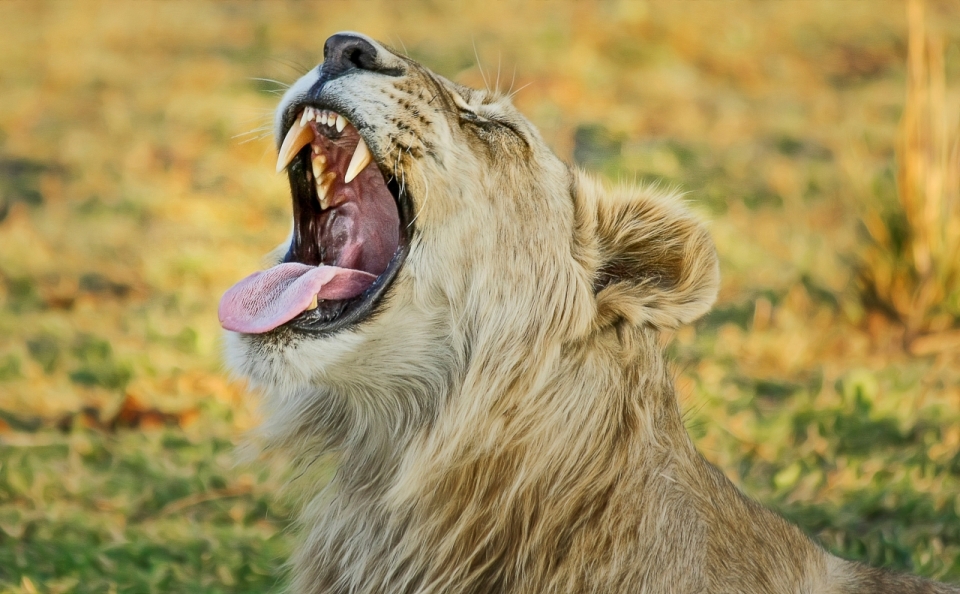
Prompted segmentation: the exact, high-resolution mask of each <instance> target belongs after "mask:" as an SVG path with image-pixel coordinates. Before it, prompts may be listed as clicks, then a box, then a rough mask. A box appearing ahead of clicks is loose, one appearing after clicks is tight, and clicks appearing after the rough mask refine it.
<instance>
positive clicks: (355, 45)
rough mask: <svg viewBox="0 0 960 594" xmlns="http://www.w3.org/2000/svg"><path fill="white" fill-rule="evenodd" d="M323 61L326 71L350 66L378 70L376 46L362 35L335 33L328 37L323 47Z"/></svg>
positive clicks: (347, 68)
mask: <svg viewBox="0 0 960 594" xmlns="http://www.w3.org/2000/svg"><path fill="white" fill-rule="evenodd" d="M323 55H324V59H325V60H324V63H325V66H324V68H326V69H327V70H328V72H331V71H337V72H343V71H346V70H349V69H350V68H360V69H361V70H373V71H379V70H380V69H381V67H380V64H379V63H378V60H377V48H376V47H374V46H373V44H371V43H370V42H369V41H367V40H366V39H363V38H362V37H357V36H355V35H347V34H342V33H340V34H337V35H334V36H332V37H330V38H329V39H327V43H326V44H324V47H323Z"/></svg>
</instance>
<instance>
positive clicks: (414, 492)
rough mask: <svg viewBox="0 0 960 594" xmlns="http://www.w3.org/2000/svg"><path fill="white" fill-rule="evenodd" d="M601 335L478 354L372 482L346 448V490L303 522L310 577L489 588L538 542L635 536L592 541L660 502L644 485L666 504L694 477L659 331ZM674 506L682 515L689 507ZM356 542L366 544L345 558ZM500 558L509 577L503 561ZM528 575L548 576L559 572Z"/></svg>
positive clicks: (531, 555)
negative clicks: (623, 516) (628, 514)
mask: <svg viewBox="0 0 960 594" xmlns="http://www.w3.org/2000/svg"><path fill="white" fill-rule="evenodd" d="M598 340H601V341H602V344H600V345H599V346H600V348H597V346H598V345H596V344H591V345H576V344H573V345H566V346H563V347H557V348H555V349H546V348H545V349H541V350H539V351H537V352H528V353H526V354H525V356H526V357H528V359H526V360H516V359H511V358H510V357H508V356H504V354H503V353H502V352H501V353H500V356H499V357H497V356H495V355H494V354H491V356H490V358H489V359H483V358H482V355H483V353H482V352H481V353H477V354H476V356H475V357H474V358H473V359H472V361H471V366H470V367H469V368H468V369H467V371H466V372H465V373H464V374H463V376H462V380H461V382H460V383H459V385H458V386H457V389H456V393H455V394H454V395H453V396H452V397H451V398H449V399H448V400H447V406H446V407H445V408H444V409H443V410H440V411H438V414H437V415H436V417H435V418H433V419H432V420H431V421H430V422H429V423H426V424H425V425H424V426H423V427H422V428H421V430H420V431H419V432H418V433H417V434H415V435H409V436H407V438H406V441H403V442H398V443H396V444H395V445H397V446H398V447H397V448H396V449H395V450H394V451H393V452H384V456H385V458H384V459H385V460H389V462H383V461H382V463H381V465H380V466H379V467H377V468H376V469H375V470H376V472H373V473H371V472H361V471H360V469H362V468H364V466H363V465H362V464H357V463H358V462H360V461H363V460H366V461H367V463H369V460H370V459H371V455H370V450H369V446H367V448H366V449H357V450H356V451H350V450H346V451H345V458H344V459H343V460H342V462H341V468H340V472H339V479H338V482H339V485H338V488H339V491H338V492H337V494H336V495H335V496H334V498H333V499H332V500H331V501H329V502H328V503H326V504H324V505H322V506H318V507H317V508H315V511H314V512H312V513H308V517H307V519H306V521H307V522H308V524H310V525H311V527H312V529H313V533H312V535H311V539H310V543H309V546H307V547H305V548H304V550H303V551H302V555H301V559H302V562H304V563H309V564H310V565H311V566H313V567H317V568H320V567H322V568H324V569H323V571H322V572H321V574H322V575H318V574H316V573H313V574H312V575H313V579H314V580H315V581H314V583H321V582H322V583H327V584H332V583H334V582H338V581H342V580H343V579H350V580H359V582H357V583H358V584H359V583H362V584H368V583H369V584H376V583H379V584H381V585H382V584H384V583H389V584H391V587H390V588H388V589H389V590H390V591H404V589H405V588H408V587H411V586H412V585H414V584H416V588H412V590H414V591H421V590H422V591H429V590H428V589H423V588H424V587H425V584H426V583H429V582H430V581H431V580H436V584H439V585H441V586H442V584H443V583H445V580H447V579H453V576H454V575H456V576H458V577H457V578H456V580H457V581H458V583H459V584H460V586H458V588H456V589H450V588H449V586H447V587H440V588H439V591H445V592H481V591H496V590H501V589H503V587H504V586H505V585H506V584H507V582H511V581H513V580H514V579H519V577H518V576H511V575H510V572H511V571H521V569H520V568H518V567H516V566H515V563H516V560H521V561H522V560H523V559H531V560H532V559H537V558H538V557H542V555H538V554H537V552H536V551H537V550H539V549H540V548H542V547H557V543H564V542H566V543H568V546H569V547H573V548H574V549H577V550H579V548H581V547H588V548H589V547H594V546H600V543H601V542H603V541H604V540H605V539H609V538H611V537H614V538H633V539H636V535H635V534H633V533H634V532H635V527H633V528H629V529H628V528H627V527H624V528H623V529H624V530H625V531H626V532H629V533H630V534H627V533H626V532H625V534H622V535H611V534H609V533H607V532H604V533H603V534H601V533H600V532H597V531H598V530H601V528H599V527H601V526H602V527H604V528H603V529H602V530H604V531H607V530H609V527H610V526H611V524H613V525H616V522H611V521H599V520H600V518H601V517H603V516H607V515H616V513H617V511H616V509H617V508H618V506H623V505H628V506H636V505H651V504H650V503H649V502H646V503H644V501H642V500H640V499H638V498H639V497H640V495H641V494H642V493H645V492H646V493H650V492H651V490H653V491H656V492H659V494H658V495H657V497H655V498H650V499H649V500H650V501H654V500H657V499H662V498H663V495H664V494H665V493H667V492H669V493H671V494H672V495H671V496H670V497H668V499H669V498H671V497H672V498H674V499H676V497H680V498H682V497H684V495H683V494H682V490H683V489H682V486H683V485H684V484H686V483H688V482H689V481H688V480H687V477H686V476H681V475H683V474H684V473H687V472H688V468H689V466H690V464H691V462H690V460H692V459H693V457H695V456H696V454H695V452H694V451H693V448H692V446H691V445H690V441H689V439H688V438H687V436H686V434H685V432H684V430H683V426H682V422H681V419H680V415H679V411H678V410H677V407H676V403H675V398H674V394H673V388H672V385H671V382H670V377H669V374H668V373H666V371H665V369H664V367H663V361H662V359H661V358H660V355H659V349H658V348H657V346H656V344H655V341H656V337H655V336H653V335H652V333H651V334H645V333H643V332H637V333H635V334H634V335H631V336H630V337H628V339H625V337H623V336H617V335H616V334H611V335H609V336H604V337H599V338H598ZM637 341H640V342H641V343H642V344H635V343H636V342H637ZM648 343H649V344H648ZM631 346H633V347H634V348H631V349H630V350H631V351H632V352H624V350H625V348H627V347H631ZM641 353H646V355H643V356H646V357H648V358H647V359H643V358H641V355H640V354H641ZM650 353H654V354H655V355H651V354H650ZM531 359H532V360H531ZM361 451H363V452H365V453H364V454H363V457H362V458H361V457H359V456H360V452H361ZM351 457H354V458H355V459H354V460H353V461H352V462H351ZM366 468H368V469H370V468H373V467H371V466H367V467H366ZM625 469H629V470H630V472H629V473H627V472H624V470H625ZM681 508H682V509H680V510H679V511H677V513H680V514H681V515H682V514H683V513H689V510H690V509H692V506H681ZM684 510H688V511H684ZM660 513H661V512H659V511H657V512H656V515H657V516H659V514H660ZM690 525H691V526H695V525H696V522H691V524H690ZM631 535H632V536H631ZM691 538H693V537H691ZM360 542H362V543H365V545H364V546H366V547H367V549H366V550H364V551H359V550H354V549H353V548H352V544H351V543H360ZM371 543H376V545H375V546H374V547H373V548H370V546H371ZM558 550H560V549H558ZM346 559H351V560H352V561H350V563H348V565H350V567H346V566H344V563H345V561H344V560H346ZM507 559H512V560H514V561H511V562H510V563H511V564H513V565H512V566H513V569H511V568H510V567H507V566H506V565H501V562H502V563H506V560H507ZM498 560H501V561H498ZM558 562H559V560H558ZM522 571H523V572H525V573H527V578H526V579H530V578H531V577H532V576H534V575H535V574H537V572H540V573H541V574H542V575H539V577H537V579H540V580H547V579H549V575H548V574H549V572H550V571H551V568H550V567H546V566H543V567H539V566H538V567H527V568H523V569H522ZM529 572H532V573H529ZM345 576H349V578H347V577H345ZM364 576H366V577H364ZM368 579H371V580H374V581H370V582H368V581H367V580H368ZM355 586H356V584H355ZM324 591H326V590H324ZM332 591H337V590H335V589H333V590H332ZM356 591H360V592H363V591H368V589H367V588H365V587H357V588H356ZM369 591H375V588H373V586H371V587H370V588H369Z"/></svg>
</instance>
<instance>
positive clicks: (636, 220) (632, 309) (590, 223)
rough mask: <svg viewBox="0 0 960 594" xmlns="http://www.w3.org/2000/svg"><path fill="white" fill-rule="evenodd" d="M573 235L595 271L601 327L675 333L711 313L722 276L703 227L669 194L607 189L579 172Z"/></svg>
mask: <svg viewBox="0 0 960 594" xmlns="http://www.w3.org/2000/svg"><path fill="white" fill-rule="evenodd" d="M575 193H576V196H575V204H576V216H577V234H578V236H579V239H580V243H581V245H582V247H584V248H586V249H584V250H583V252H582V253H583V254H584V256H585V258H584V260H585V263H587V264H588V265H589V266H590V268H591V269H592V270H593V279H594V293H595V295H596V300H597V313H598V317H599V320H598V321H599V323H600V324H601V325H606V324H609V323H613V322H615V321H617V320H625V321H627V322H628V323H630V324H634V325H642V324H649V325H652V326H654V327H656V328H675V327H677V326H679V325H681V324H685V323H688V322H691V321H693V320H695V319H697V318H698V317H700V316H701V315H703V314H704V313H706V312H707V310H709V309H710V306H711V305H712V304H713V302H714V300H715V299H716V296H717V287H718V285H719V282H720V272H719V268H718V264H717V253H716V249H715V248H714V245H713V241H712V240H711V239H710V235H709V234H708V233H707V230H706V228H705V227H704V225H703V224H702V223H701V222H700V221H698V220H697V219H696V217H694V216H693V214H692V213H690V212H689V211H688V210H687V209H686V208H684V206H683V204H682V202H681V201H680V199H679V197H678V196H676V195H675V194H671V193H664V192H662V191H658V190H656V189H651V188H646V189H641V188H631V187H619V188H616V189H613V190H607V189H605V188H604V187H603V186H601V185H600V184H599V183H598V182H596V181H594V180H593V179H592V178H590V177H588V176H586V175H585V174H579V175H578V179H577V184H576V189H575Z"/></svg>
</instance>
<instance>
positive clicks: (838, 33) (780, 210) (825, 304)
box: [0, 0, 960, 593]
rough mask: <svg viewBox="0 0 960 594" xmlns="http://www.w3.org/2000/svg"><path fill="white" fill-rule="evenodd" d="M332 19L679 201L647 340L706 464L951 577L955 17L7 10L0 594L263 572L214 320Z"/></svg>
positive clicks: (873, 549)
mask: <svg viewBox="0 0 960 594" xmlns="http://www.w3.org/2000/svg"><path fill="white" fill-rule="evenodd" d="M908 8H909V10H908ZM344 29H349V30H359V31H362V32H365V33H367V34H370V35H372V36H374V37H376V38H378V39H380V40H382V41H384V42H386V43H388V44H390V45H393V46H394V47H396V48H398V49H400V50H402V51H406V52H408V53H409V55H411V56H412V57H414V58H416V59H418V60H420V61H422V62H423V63H425V64H426V65H428V66H429V67H431V68H433V69H434V70H436V71H438V72H440V73H441V74H444V75H446V76H448V77H451V78H453V79H456V80H458V81H461V82H464V83H467V84H471V85H474V86H481V85H483V84H484V79H486V81H487V84H490V85H491V86H492V85H493V84H495V83H496V81H497V80H499V86H500V87H502V88H508V87H512V88H513V89H514V90H519V92H518V94H517V96H516V98H515V102H516V104H517V105H518V106H519V107H520V109H521V110H522V111H523V112H524V113H526V114H527V115H528V116H529V117H530V119H531V120H533V122H534V123H535V124H536V125H538V126H539V127H540V128H541V130H542V131H543V133H544V136H545V137H546V139H547V140H548V142H549V143H550V144H551V145H552V146H553V147H554V148H555V149H556V151H557V152H558V153H559V154H560V155H561V156H562V157H563V158H565V159H567V160H569V161H571V162H577V163H579V164H580V165H582V166H583V167H585V168H587V169H590V170H594V171H596V172H598V173H599V174H601V175H603V176H606V177H607V178H609V179H612V180H616V179H624V180H636V181H652V182H658V183H661V184H663V185H667V186H679V187H681V188H683V189H684V190H686V191H688V192H689V194H688V198H689V200H690V201H691V203H692V205H693V206H694V207H695V208H697V209H698V210H699V211H701V212H702V213H703V214H704V215H705V216H706V217H708V218H709V219H711V221H712V223H711V227H712V232H713V234H714V237H715V238H716V241H717V245H718V248H719V252H720V257H721V261H722V273H723V286H722V289H721V295H720V300H719V303H718V305H717V307H716V308H715V310H714V311H713V312H712V313H711V314H710V315H708V316H707V318H706V319H705V320H703V321H701V322H700V323H698V324H697V325H696V326H695V327H692V328H686V329H683V330H681V331H680V332H678V333H677V335H676V337H675V339H674V340H673V342H672V343H671V345H670V347H669V348H670V352H671V355H672V356H673V358H674V359H675V361H676V362H677V366H678V376H679V379H678V384H679V386H678V387H679V391H680V395H681V402H682V405H683V406H684V408H685V410H686V411H687V413H686V414H687V418H688V426H689V428H690V430H691V432H692V433H693V435H694V436H695V438H696V440H697V443H698V445H699V447H700V448H701V449H702V451H703V452H704V453H705V455H706V456H707V457H708V458H709V459H710V460H712V461H714V462H716V463H717V464H719V465H720V466H721V467H722V468H723V469H724V470H725V471H726V472H727V474H728V475H730V476H731V477H732V478H734V480H735V481H736V482H737V483H738V484H740V485H742V486H743V488H744V489H745V490H746V491H747V492H748V493H749V494H750V495H752V496H754V497H756V498H758V499H759V500H761V501H763V502H764V503H765V504H767V505H769V506H772V507H773V508H775V509H777V510H779V511H780V512H781V513H783V514H785V515H786V516H787V517H788V518H790V519H791V520H793V521H795V522H797V523H798V524H800V525H801V526H802V527H803V528H804V529H805V530H807V531H808V532H809V533H811V534H812V535H813V536H814V537H816V538H817V539H818V540H819V541H820V542H821V543H823V545H824V546H825V547H827V548H829V549H830V550H832V551H835V552H837V553H838V554H841V555H844V556H846V557H849V558H856V559H862V560H864V561H866V562H869V563H873V564H880V565H885V566H889V567H892V568H896V569H902V570H908V571H913V572H917V573H920V574H923V575H927V576H931V577H936V578H939V579H945V580H952V581H960V500H958V494H960V330H958V326H960V320H958V315H960V290H958V282H960V281H958V278H957V276H958V261H960V257H958V252H957V249H958V247H957V246H958V244H960V240H958V238H960V230H958V229H960V227H958V226H957V225H960V223H958V221H960V204H958V196H957V185H958V183H960V180H958V166H960V165H958V164H960V161H958V115H960V114H958V107H960V95H958V84H957V83H958V82H960V45H958V41H960V6H958V5H957V4H956V3H953V2H947V1H943V2H933V1H930V2H927V3H926V4H923V3H921V2H919V1H918V0H911V1H910V3H909V6H908V5H907V4H905V3H903V2H893V1H886V0H870V1H869V2H868V1H866V0H864V1H859V2H854V1H850V2H836V1H834V0H824V1H819V0H808V1H790V2H762V1H742V0H730V1H727V2H642V1H639V0H620V1H617V0H602V1H601V0H591V1H587V0H583V1H578V2H572V1H571V2H559V1H558V2H552V1H551V2H547V1H543V0H541V1H532V2H526V3H521V2H509V1H502V2H501V1H497V2H485V3H475V4H472V5H467V4H452V3H445V2H435V1H431V0H414V1H411V2H404V3H402V4H401V3H396V2H390V1H387V0H383V1H377V0H364V1H356V2H341V1H328V2H323V3H319V2H315V3H310V2H271V3H265V2H264V3H257V2H231V3H212V2H163V3H161V2H127V3H120V2H74V3H66V2H63V3H53V2H50V3H47V2H26V1H11V0H7V1H5V2H2V3H0V592H25V593H33V592H121V591H123V592H184V591H186V592H261V591H270V590H278V589H279V588H280V587H281V586H282V583H283V566H282V564H283V560H284V559H285V557H286V554H287V553H288V551H289V550H290V547H291V546H292V543H293V541H294V539H295V535H294V534H292V532H291V531H290V530H289V529H288V526H289V522H290V519H291V516H290V509H289V508H288V504H287V502H286V501H285V500H284V499H283V497H282V496H280V494H279V488H280V485H281V484H282V482H283V471H282V470H280V468H281V467H282V465H280V464H277V463H276V462H275V461H273V462H271V461H255V462H252V463H238V460H237V454H236V451H235V448H236V445H237V444H238V443H241V442H242V440H243V435H244V433H245V432H246V431H248V430H249V429H251V428H252V427H254V426H255V425H256V423H257V415H256V403H255V400H254V399H252V398H251V397H248V396H245V392H244V387H243V386H242V385H238V384H236V383H231V382H229V381H228V380H227V379H226V376H225V374H224V372H223V371H222V368H221V363H220V358H219V340H220V329H219V326H218V324H217V317H216V305H217V301H218V299H219V296H220V295H221V293H222V292H223V291H224V290H225V289H226V288H227V287H229V286H230V285H231V284H232V283H234V282H235V281H236V280H237V279H239V278H241V277H242V276H245V275H246V274H248V273H249V272H251V271H252V270H254V269H256V268H257V267H258V266H260V258H261V257H262V255H263V254H264V253H266V252H267V251H269V250H270V249H271V248H272V247H274V246H275V245H276V244H277V243H278V242H279V241H280V240H282V239H283V237H285V234H286V232H287V228H288V219H289V216H290V207H289V199H288V194H287V189H286V187H285V183H284V180H283V178H282V176H277V175H275V174H274V173H273V165H272V163H273V160H274V156H273V155H274V148H273V145H272V139H271V136H270V133H269V128H263V126H269V124H270V120H271V110H272V109H273V107H274V106H275V104H276V102H277V100H278V95H277V94H278V92H282V85H283V84H284V83H290V82H292V81H293V80H295V79H296V78H297V77H298V76H299V75H300V74H302V73H303V72H304V71H305V70H306V69H307V68H309V67H311V66H313V65H315V64H316V63H317V62H318V61H320V60H321V59H322V47H323V42H324V40H325V39H326V37H327V36H328V35H329V34H331V33H333V32H336V31H339V30H344ZM481 69H482V72H481ZM267 79H272V80H274V81H279V82H271V80H267Z"/></svg>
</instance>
